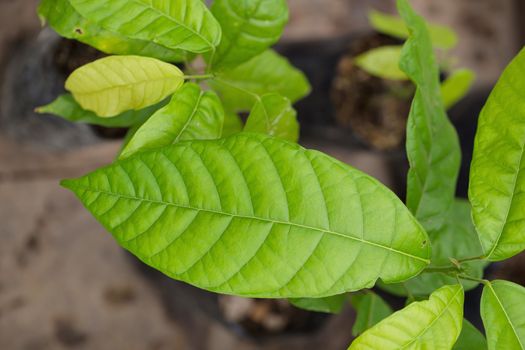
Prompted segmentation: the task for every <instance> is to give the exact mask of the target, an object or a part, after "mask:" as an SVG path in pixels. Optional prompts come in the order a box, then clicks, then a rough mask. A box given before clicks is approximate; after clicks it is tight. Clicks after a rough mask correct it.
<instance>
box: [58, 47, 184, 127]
mask: <svg viewBox="0 0 525 350" xmlns="http://www.w3.org/2000/svg"><path fill="white" fill-rule="evenodd" d="M183 83H184V74H183V73H182V72H181V70H180V69H179V68H177V67H175V66H174V65H171V64H169V63H164V62H162V61H159V60H157V59H154V58H149V57H140V56H109V57H105V58H101V59H99V60H96V61H94V62H92V63H88V64H86V65H84V66H82V67H80V68H78V69H77V70H75V71H74V72H73V73H71V75H70V76H69V78H68V79H67V80H66V89H67V90H69V91H70V92H71V93H72V94H73V96H74V97H75V100H77V102H78V103H79V104H80V105H81V106H82V108H84V109H87V110H90V111H93V112H95V113H96V114H97V115H99V116H101V117H113V116H116V115H118V114H120V113H122V112H125V111H128V110H131V109H133V110H139V109H143V108H145V107H148V106H151V105H154V104H156V103H158V102H160V101H162V100H164V99H165V98H166V97H167V96H169V95H171V94H172V93H174V92H175V91H176V90H177V89H178V88H179V87H180V86H181V85H182V84H183Z"/></svg>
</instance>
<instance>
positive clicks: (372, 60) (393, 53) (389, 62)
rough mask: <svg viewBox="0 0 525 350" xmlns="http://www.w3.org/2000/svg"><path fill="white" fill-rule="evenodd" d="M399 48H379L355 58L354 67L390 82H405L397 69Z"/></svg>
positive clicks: (402, 74)
mask: <svg viewBox="0 0 525 350" xmlns="http://www.w3.org/2000/svg"><path fill="white" fill-rule="evenodd" d="M401 48H402V47H401V46H381V47H378V48H376V49H372V50H370V51H367V52H365V53H363V54H361V55H359V56H357V57H356V58H355V63H356V65H357V66H358V67H359V68H361V69H363V70H364V71H365V72H367V73H368V74H370V75H373V76H376V77H379V78H383V79H392V80H407V79H408V77H407V75H406V74H405V73H404V72H403V71H401V69H399V60H400V58H401Z"/></svg>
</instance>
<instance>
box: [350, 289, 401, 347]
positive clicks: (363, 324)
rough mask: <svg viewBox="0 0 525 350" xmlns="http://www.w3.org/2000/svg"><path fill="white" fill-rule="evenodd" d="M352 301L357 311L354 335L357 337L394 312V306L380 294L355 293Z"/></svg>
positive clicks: (353, 329)
mask: <svg viewBox="0 0 525 350" xmlns="http://www.w3.org/2000/svg"><path fill="white" fill-rule="evenodd" d="M350 303H351V304H352V306H353V307H354V309H355V311H356V312H357V318H356V320H355V323H354V326H353V327H352V335H353V336H354V337H357V336H358V335H360V334H362V333H363V332H365V331H366V330H367V329H369V328H371V327H372V326H374V325H376V324H377V323H379V322H380V321H382V320H384V319H385V318H387V317H388V316H390V315H391V314H392V312H393V311H392V308H391V307H390V305H388V304H387V303H386V302H385V301H384V300H383V299H382V298H381V297H380V296H379V295H377V294H375V293H373V292H369V293H364V294H353V295H352V296H351V299H350Z"/></svg>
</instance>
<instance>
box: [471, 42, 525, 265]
mask: <svg viewBox="0 0 525 350" xmlns="http://www.w3.org/2000/svg"><path fill="white" fill-rule="evenodd" d="M524 159H525V49H523V50H522V51H521V52H520V53H519V54H518V56H517V57H516V58H515V59H514V60H513V61H512V62H511V63H510V65H509V66H508V67H507V68H506V69H505V71H504V72H503V75H502V76H501V77H500V80H499V82H498V83H497V84H496V87H495V88H494V90H493V91H492V93H491V95H490V97H489V99H488V101H487V103H486V104H485V107H484V108H483V110H482V111H481V114H480V116H479V122H478V131H477V134H476V139H475V142H474V155H473V159H472V164H471V168H470V185H469V199H470V202H471V203H472V209H473V210H472V217H473V219H474V225H475V226H476V229H477V231H478V234H479V238H480V240H481V244H482V246H483V251H484V253H485V256H486V258H487V259H488V260H491V261H500V260H504V259H507V258H510V257H511V256H513V255H516V254H518V253H519V252H521V251H522V250H523V249H525V211H524V210H523V208H524V207H525V196H524V193H525V161H524Z"/></svg>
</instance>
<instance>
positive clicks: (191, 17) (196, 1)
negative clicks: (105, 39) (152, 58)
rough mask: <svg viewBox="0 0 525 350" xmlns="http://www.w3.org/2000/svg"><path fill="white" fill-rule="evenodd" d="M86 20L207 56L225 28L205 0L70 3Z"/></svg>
mask: <svg viewBox="0 0 525 350" xmlns="http://www.w3.org/2000/svg"><path fill="white" fill-rule="evenodd" d="M69 2H70V3H71V5H73V7H74V8H75V9H76V10H77V11H78V12H79V13H80V15H82V17H84V18H86V19H88V20H90V21H93V22H96V23H98V24H99V25H100V26H101V27H102V28H104V29H107V30H111V31H113V32H116V33H118V34H121V35H123V36H125V37H127V38H131V39H139V40H146V41H151V42H154V43H157V44H159V45H162V46H164V47H168V48H170V49H180V50H185V51H189V52H195V53H203V52H208V51H211V50H213V49H214V48H215V46H217V45H218V44H219V41H220V39H221V28H220V26H219V24H218V23H217V21H216V20H215V18H214V17H213V15H212V14H211V12H210V11H209V10H208V9H207V7H206V5H205V4H204V3H203V1H202V0H69Z"/></svg>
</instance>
